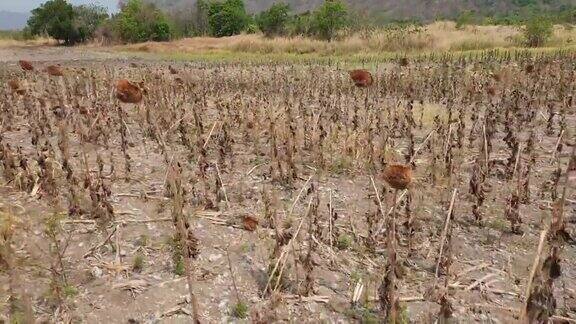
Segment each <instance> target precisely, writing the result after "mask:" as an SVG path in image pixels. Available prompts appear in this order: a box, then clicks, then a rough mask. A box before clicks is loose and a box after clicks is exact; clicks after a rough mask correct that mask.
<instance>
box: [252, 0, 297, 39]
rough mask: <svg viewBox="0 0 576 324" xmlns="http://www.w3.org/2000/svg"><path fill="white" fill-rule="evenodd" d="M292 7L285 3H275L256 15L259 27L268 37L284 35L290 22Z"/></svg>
mask: <svg viewBox="0 0 576 324" xmlns="http://www.w3.org/2000/svg"><path fill="white" fill-rule="evenodd" d="M289 12H290V7H289V6H288V5H287V4H285V3H282V2H280V3H275V4H274V5H272V7H270V8H269V9H268V10H266V11H263V12H261V13H260V14H259V15H258V16H257V17H256V23H257V24H258V28H260V30H261V31H262V32H263V33H264V35H266V36H267V37H273V36H278V35H284V34H285V32H286V24H287V23H288V19H289V18H290V17H289Z"/></svg>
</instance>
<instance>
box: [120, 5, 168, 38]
mask: <svg viewBox="0 0 576 324" xmlns="http://www.w3.org/2000/svg"><path fill="white" fill-rule="evenodd" d="M116 19H117V20H116V28H117V30H118V34H119V35H120V38H121V39H122V40H124V41H126V42H130V43H137V42H145V41H149V40H153V41H166V40H169V39H170V37H171V36H172V28H171V27H170V24H169V22H168V19H167V18H166V15H165V14H164V13H163V12H162V11H161V10H159V9H158V8H156V6H155V5H153V4H150V3H144V2H142V0H128V2H126V3H125V4H124V5H123V6H122V9H121V11H120V13H119V14H118V16H117V17H116Z"/></svg>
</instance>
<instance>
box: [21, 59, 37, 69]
mask: <svg viewBox="0 0 576 324" xmlns="http://www.w3.org/2000/svg"><path fill="white" fill-rule="evenodd" d="M18 65H20V67H21V68H22V70H24V71H34V66H33V65H32V63H30V62H28V61H25V60H20V61H18Z"/></svg>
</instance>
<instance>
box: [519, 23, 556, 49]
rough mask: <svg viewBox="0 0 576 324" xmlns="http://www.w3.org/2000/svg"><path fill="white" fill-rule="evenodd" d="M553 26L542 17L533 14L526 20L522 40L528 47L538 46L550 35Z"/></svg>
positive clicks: (544, 42) (543, 43)
mask: <svg viewBox="0 0 576 324" xmlns="http://www.w3.org/2000/svg"><path fill="white" fill-rule="evenodd" d="M553 30H554V26H553V25H552V22H551V21H550V20H548V19H546V18H544V17H540V16H534V17H532V18H531V19H529V20H528V21H527V22H526V26H525V27H524V40H525V42H526V45H527V46H529V47H540V46H543V45H545V44H546V42H547V41H548V40H549V39H550V37H552V32H553Z"/></svg>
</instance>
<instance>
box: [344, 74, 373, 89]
mask: <svg viewBox="0 0 576 324" xmlns="http://www.w3.org/2000/svg"><path fill="white" fill-rule="evenodd" d="M348 74H349V75H350V78H351V79H352V81H353V82H354V85H355V86H357V87H359V88H365V87H369V86H371V85H372V84H373V83H374V78H373V77H372V74H371V73H370V72H369V71H367V70H352V71H349V72H348Z"/></svg>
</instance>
